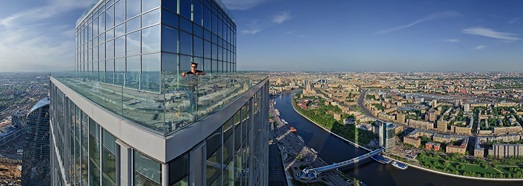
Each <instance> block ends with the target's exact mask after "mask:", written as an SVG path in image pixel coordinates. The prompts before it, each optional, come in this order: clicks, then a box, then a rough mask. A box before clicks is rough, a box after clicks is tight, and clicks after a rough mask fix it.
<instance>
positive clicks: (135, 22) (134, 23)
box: [126, 17, 140, 33]
mask: <svg viewBox="0 0 523 186" xmlns="http://www.w3.org/2000/svg"><path fill="white" fill-rule="evenodd" d="M126 25H127V33H129V32H132V31H135V30H138V29H140V17H135V18H133V19H131V20H129V21H127V23H126Z"/></svg>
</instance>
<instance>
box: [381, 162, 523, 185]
mask: <svg viewBox="0 0 523 186" xmlns="http://www.w3.org/2000/svg"><path fill="white" fill-rule="evenodd" d="M385 157H387V158H390V159H393V160H394V161H398V162H401V163H404V164H407V165H408V166H409V167H414V168H416V169H420V170H423V171H427V172H432V173H436V174H440V175H445V176H451V177H456V178H464V179H472V180H483V181H523V179H521V178H482V177H471V176H463V175H457V174H451V173H446V172H440V171H436V170H432V169H428V168H425V167H420V166H417V165H413V164H410V163H407V162H403V161H400V160H397V159H394V158H392V157H389V156H385Z"/></svg>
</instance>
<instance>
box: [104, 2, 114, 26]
mask: <svg viewBox="0 0 523 186" xmlns="http://www.w3.org/2000/svg"><path fill="white" fill-rule="evenodd" d="M105 20H106V24H105V25H106V27H107V29H111V28H112V27H113V26H114V6H111V7H109V8H108V9H107V11H106V12H105Z"/></svg>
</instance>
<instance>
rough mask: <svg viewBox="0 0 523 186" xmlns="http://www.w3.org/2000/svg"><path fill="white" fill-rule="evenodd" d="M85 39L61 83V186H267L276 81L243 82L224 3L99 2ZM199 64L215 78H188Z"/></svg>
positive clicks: (54, 108)
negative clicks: (270, 103)
mask: <svg viewBox="0 0 523 186" xmlns="http://www.w3.org/2000/svg"><path fill="white" fill-rule="evenodd" d="M75 34H76V44H77V45H76V63H75V64H76V65H75V72H74V73H64V74H55V75H53V77H52V78H51V88H50V95H51V104H50V108H51V142H52V144H51V145H52V147H51V148H52V151H53V153H52V158H51V160H52V162H51V165H52V169H51V170H52V171H51V174H52V175H51V177H52V178H51V180H52V181H53V184H56V185H67V184H70V185H136V186H141V185H144V186H145V185H162V186H165V185H168V186H171V185H172V186H175V185H176V186H177V185H180V186H184V185H267V180H268V179H267V174H268V166H267V163H268V126H269V122H268V117H269V116H268V109H269V107H268V99H269V98H268V86H269V85H268V80H267V75H265V74H261V73H238V72H236V25H235V23H234V21H233V19H232V18H231V17H230V16H229V14H228V12H227V9H226V8H224V6H223V4H222V3H221V2H219V1H215V0H147V1H146V0H100V1H98V3H97V4H95V5H93V6H92V8H91V9H90V10H89V11H87V12H86V13H85V14H84V15H83V16H82V17H81V18H80V19H79V20H78V22H77V27H76V33H75ZM191 62H197V63H198V70H203V71H205V72H206V73H207V75H205V76H200V77H197V78H192V79H189V78H185V79H184V78H182V77H181V73H182V72H186V71H188V70H189V69H190V66H191V65H190V63H191ZM224 114H225V115H226V116H227V117H221V116H223V115H224ZM216 116H220V118H219V119H218V120H211V119H209V120H207V119H208V118H211V117H214V118H216ZM224 118H225V119H224ZM222 119H224V120H223V121H222ZM206 122H207V123H211V125H212V127H211V128H209V127H210V125H206V127H201V128H202V130H201V131H194V130H193V128H191V127H188V126H190V125H192V124H194V125H202V123H206ZM123 126H128V128H124V127H123ZM131 128H132V129H131ZM194 128H200V127H199V126H196V127H194ZM137 130H139V131H137ZM130 131H133V132H135V133H139V134H141V135H142V136H140V140H147V139H153V140H154V139H161V140H163V141H162V143H164V144H166V146H165V147H161V146H160V148H157V147H158V146H155V147H151V144H149V142H148V141H133V140H132V139H130V138H135V136H132V137H129V132H130ZM175 132H180V133H181V134H179V135H182V136H183V135H187V136H191V139H188V140H187V141H191V145H185V146H184V145H180V144H183V143H186V142H185V141H169V139H171V138H176V136H179V135H178V134H177V133H175ZM184 133H185V134H184ZM193 133H194V134H195V135H193ZM133 134H134V133H133ZM196 134H197V135H196ZM158 145H160V144H158ZM151 149H154V150H151ZM173 149H174V150H173ZM166 154H167V155H166ZM169 154H171V155H169Z"/></svg>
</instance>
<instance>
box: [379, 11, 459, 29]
mask: <svg viewBox="0 0 523 186" xmlns="http://www.w3.org/2000/svg"><path fill="white" fill-rule="evenodd" d="M457 16H460V14H459V13H457V12H454V11H447V12H437V13H434V14H431V15H429V16H426V17H423V18H421V19H418V20H416V21H414V22H412V23H410V24H407V25H401V26H397V27H393V28H388V29H383V30H380V31H378V32H376V33H377V34H386V33H390V32H395V31H400V30H403V29H407V28H410V27H412V26H414V25H417V24H420V23H424V22H427V21H432V20H436V19H442V18H449V17H457Z"/></svg>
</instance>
